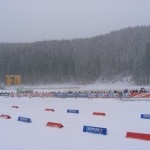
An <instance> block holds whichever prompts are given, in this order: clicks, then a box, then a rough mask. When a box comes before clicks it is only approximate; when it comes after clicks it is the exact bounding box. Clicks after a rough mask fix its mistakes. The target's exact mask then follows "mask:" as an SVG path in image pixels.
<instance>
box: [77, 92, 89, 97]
mask: <svg viewBox="0 0 150 150" xmlns="http://www.w3.org/2000/svg"><path fill="white" fill-rule="evenodd" d="M78 97H83V98H86V97H88V94H87V93H79V94H78Z"/></svg>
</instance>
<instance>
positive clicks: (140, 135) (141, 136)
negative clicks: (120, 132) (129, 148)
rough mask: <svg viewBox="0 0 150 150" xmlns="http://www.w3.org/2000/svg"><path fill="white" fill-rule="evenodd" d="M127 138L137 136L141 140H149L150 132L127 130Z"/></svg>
mask: <svg viewBox="0 0 150 150" xmlns="http://www.w3.org/2000/svg"><path fill="white" fill-rule="evenodd" d="M126 138H135V139H141V140H148V141H150V134H145V133H135V132H127V134H126Z"/></svg>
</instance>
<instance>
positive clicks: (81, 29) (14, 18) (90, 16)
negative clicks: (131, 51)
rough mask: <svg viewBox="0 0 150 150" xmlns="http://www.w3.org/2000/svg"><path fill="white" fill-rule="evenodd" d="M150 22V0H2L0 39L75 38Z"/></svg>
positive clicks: (24, 40)
mask: <svg viewBox="0 0 150 150" xmlns="http://www.w3.org/2000/svg"><path fill="white" fill-rule="evenodd" d="M137 25H139V26H140V25H150V0H0V42H33V41H38V40H45V39H47V40H51V39H74V38H84V37H92V36H96V35H100V34H105V33H107V32H110V31H112V30H118V29H121V28H125V27H128V26H137Z"/></svg>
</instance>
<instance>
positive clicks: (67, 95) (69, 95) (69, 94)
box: [66, 93, 75, 98]
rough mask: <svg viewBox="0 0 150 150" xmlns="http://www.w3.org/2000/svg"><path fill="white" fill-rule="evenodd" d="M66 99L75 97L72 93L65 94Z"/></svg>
mask: <svg viewBox="0 0 150 150" xmlns="http://www.w3.org/2000/svg"><path fill="white" fill-rule="evenodd" d="M66 97H69V98H73V97H75V95H74V93H67V94H66Z"/></svg>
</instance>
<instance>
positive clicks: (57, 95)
mask: <svg viewBox="0 0 150 150" xmlns="http://www.w3.org/2000/svg"><path fill="white" fill-rule="evenodd" d="M55 97H58V98H65V97H66V96H65V93H55Z"/></svg>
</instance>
